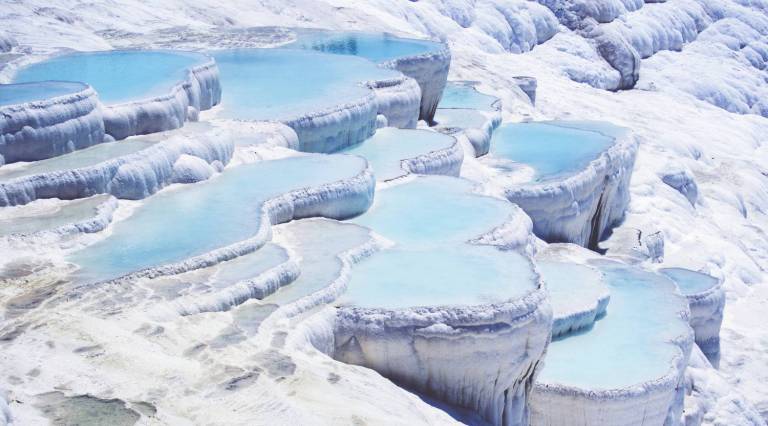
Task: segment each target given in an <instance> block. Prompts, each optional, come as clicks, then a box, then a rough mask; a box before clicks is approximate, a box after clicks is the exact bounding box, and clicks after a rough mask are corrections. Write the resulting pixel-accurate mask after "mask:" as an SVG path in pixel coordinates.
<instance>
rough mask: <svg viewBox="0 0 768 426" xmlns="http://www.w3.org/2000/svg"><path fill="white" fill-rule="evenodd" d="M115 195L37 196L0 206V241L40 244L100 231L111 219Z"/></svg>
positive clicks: (5, 243) (5, 242)
mask: <svg viewBox="0 0 768 426" xmlns="http://www.w3.org/2000/svg"><path fill="white" fill-rule="evenodd" d="M116 209H117V199H116V198H114V197H112V196H110V195H96V196H93V197H89V198H82V199H78V200H73V201H61V200H40V201H36V202H33V203H30V204H27V205H24V206H17V207H8V208H3V209H0V245H3V246H12V245H24V246H38V248H39V246H41V245H43V244H50V243H56V242H59V241H60V240H62V239H64V238H66V237H70V236H77V235H79V234H81V233H89V234H90V233H95V232H99V231H102V230H104V229H106V228H107V226H108V225H109V224H110V223H111V222H112V216H113V214H114V212H115V210H116Z"/></svg>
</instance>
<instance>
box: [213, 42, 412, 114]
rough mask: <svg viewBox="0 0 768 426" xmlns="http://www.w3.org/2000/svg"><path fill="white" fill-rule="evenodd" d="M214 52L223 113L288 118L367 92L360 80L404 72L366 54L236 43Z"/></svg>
mask: <svg viewBox="0 0 768 426" xmlns="http://www.w3.org/2000/svg"><path fill="white" fill-rule="evenodd" d="M211 54H212V55H213V56H214V58H215V59H216V62H217V64H218V67H219V71H220V73H221V81H222V86H223V87H224V90H225V92H226V94H225V96H223V97H222V103H221V110H220V111H219V112H218V117H221V118H230V119H239V120H285V119H292V118H297V117H300V116H305V115H307V114H310V113H313V112H319V111H323V110H326V109H330V108H333V107H337V106H340V105H344V104H345V103H349V102H354V101H358V100H360V99H362V98H364V97H365V96H366V95H367V94H368V93H369V92H370V89H368V88H366V87H363V86H362V85H361V84H360V83H362V82H365V81H370V80H382V79H390V78H395V77H397V76H399V75H400V74H399V73H397V72H395V71H391V70H385V69H382V68H379V67H378V66H376V65H375V64H373V63H372V62H370V61H366V60H365V59H361V58H355V57H349V56H333V55H324V54H322V53H317V52H308V51H302V50H290V49H235V50H221V51H213V52H211Z"/></svg>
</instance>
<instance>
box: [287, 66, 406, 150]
mask: <svg viewBox="0 0 768 426" xmlns="http://www.w3.org/2000/svg"><path fill="white" fill-rule="evenodd" d="M359 84H361V85H362V86H363V87H366V88H367V89H369V92H368V93H366V95H365V96H363V97H362V98H360V99H356V100H354V101H350V102H347V103H344V104H340V105H335V106H333V107H330V108H326V109H322V110H318V111H313V112H310V113H306V114H302V115H300V116H297V117H289V118H286V119H283V120H280V121H281V122H282V123H283V124H285V125H287V126H288V127H290V128H292V129H293V130H294V131H295V132H296V134H297V135H298V138H299V148H300V150H301V151H303V152H319V153H331V152H336V151H339V150H342V149H344V148H347V147H350V146H353V145H357V144H359V143H361V142H363V141H365V140H366V139H368V138H370V137H371V136H373V134H374V132H376V129H377V116H378V115H379V114H380V115H383V116H385V117H386V118H387V125H389V126H392V127H403V128H413V127H415V126H416V122H417V120H418V111H419V110H418V105H419V99H420V89H419V86H418V84H416V83H415V81H414V80H413V79H411V78H408V77H405V76H403V77H399V78H392V79H385V80H379V81H375V80H374V81H368V82H361V83H359Z"/></svg>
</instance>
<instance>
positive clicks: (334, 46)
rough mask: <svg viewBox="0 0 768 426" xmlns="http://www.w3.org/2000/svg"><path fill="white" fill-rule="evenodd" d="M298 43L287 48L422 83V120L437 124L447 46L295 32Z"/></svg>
mask: <svg viewBox="0 0 768 426" xmlns="http://www.w3.org/2000/svg"><path fill="white" fill-rule="evenodd" d="M293 31H294V32H295V34H296V40H295V41H294V42H293V43H290V44H288V45H286V47H292V48H302V49H312V50H318V51H322V52H329V53H335V54H345V55H355V56H361V57H364V58H367V59H369V60H371V61H374V62H376V63H378V64H380V65H381V66H383V67H385V68H390V69H395V70H398V71H400V72H402V73H403V74H405V75H407V76H408V77H411V78H413V79H414V80H416V81H417V82H418V83H419V87H420V88H421V102H420V111H419V119H420V120H424V121H426V122H428V123H432V122H433V121H434V116H435V109H437V105H438V103H439V102H440V98H441V96H442V95H443V89H445V84H446V81H447V80H448V68H449V67H450V64H451V51H450V50H449V49H448V46H447V45H446V44H445V43H440V42H435V41H430V40H420V39H412V38H411V39H409V38H403V37H395V36H394V35H391V34H388V33H367V32H354V31H343V32H340V31H324V30H315V29H300V28H294V29H293Z"/></svg>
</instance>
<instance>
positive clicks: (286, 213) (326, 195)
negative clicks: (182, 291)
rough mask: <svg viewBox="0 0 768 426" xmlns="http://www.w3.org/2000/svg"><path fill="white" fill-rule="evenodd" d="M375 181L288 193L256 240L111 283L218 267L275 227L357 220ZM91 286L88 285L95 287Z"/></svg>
mask: <svg viewBox="0 0 768 426" xmlns="http://www.w3.org/2000/svg"><path fill="white" fill-rule="evenodd" d="M375 185H376V181H375V179H374V177H373V173H372V171H371V168H370V166H369V165H368V164H367V163H366V166H365V168H364V169H363V170H361V171H360V172H359V173H358V174H357V175H355V176H353V177H350V178H348V179H342V180H338V181H335V182H331V183H327V184H323V185H319V186H311V187H306V188H302V189H297V190H294V191H290V192H287V193H285V194H282V195H280V196H277V197H275V198H272V199H270V200H267V201H266V202H265V203H264V204H263V206H262V209H261V222H260V223H261V226H260V228H259V230H258V231H257V233H256V234H255V235H253V236H250V237H248V238H245V239H244V240H243V241H240V242H237V243H234V244H230V245H228V246H225V247H221V248H218V249H216V250H213V251H210V252H207V253H204V254H201V255H198V256H193V257H190V258H188V259H186V260H183V261H180V262H175V263H170V264H165V265H161V266H157V267H151V268H146V269H143V270H139V271H135V272H132V273H129V274H127V275H124V276H122V277H119V278H116V279H114V280H110V281H109V283H113V284H119V283H123V282H130V281H133V280H136V279H139V278H150V279H152V278H156V277H160V276H166V275H175V274H180V273H183V272H188V271H192V270H196V269H202V268H206V267H209V266H213V265H216V264H218V263H221V262H225V261H227V260H232V259H234V258H237V257H240V256H243V255H246V254H249V253H253V252H254V251H256V250H258V249H259V248H261V247H262V246H264V244H266V243H267V242H268V241H269V240H271V238H272V225H276V224H279V223H284V222H288V221H291V220H297V219H303V218H309V217H316V216H321V217H327V218H331V219H337V220H342V219H347V218H350V217H354V216H357V215H359V214H361V213H363V212H365V211H366V210H368V208H369V207H370V206H371V204H372V203H373V193H374V189H375ZM94 284H99V283H91V284H86V285H94Z"/></svg>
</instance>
